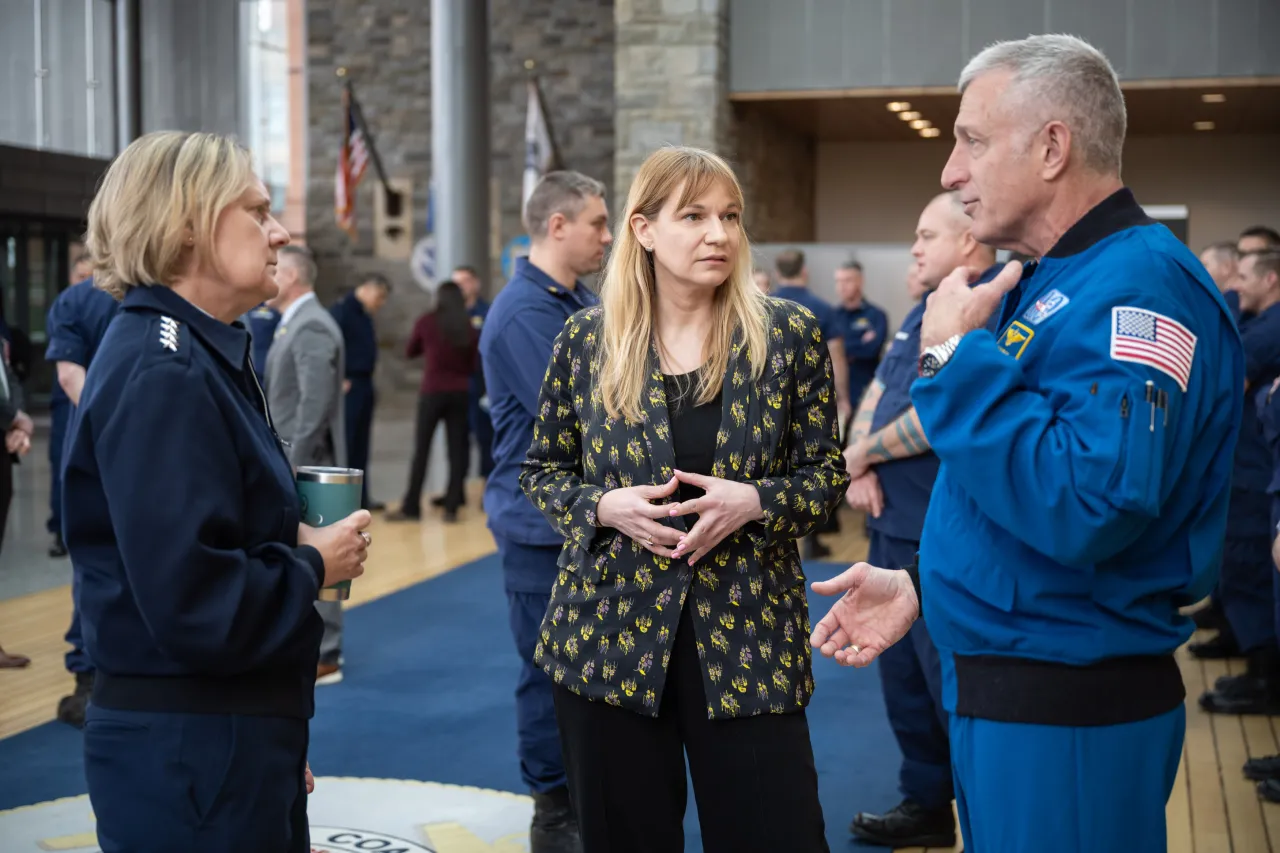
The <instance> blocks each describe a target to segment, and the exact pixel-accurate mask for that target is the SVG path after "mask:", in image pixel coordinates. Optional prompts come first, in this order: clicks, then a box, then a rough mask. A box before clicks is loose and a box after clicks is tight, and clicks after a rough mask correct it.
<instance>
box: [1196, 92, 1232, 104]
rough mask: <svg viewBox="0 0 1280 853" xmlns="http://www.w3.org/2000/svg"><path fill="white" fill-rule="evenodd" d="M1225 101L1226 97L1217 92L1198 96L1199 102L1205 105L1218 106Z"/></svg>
mask: <svg viewBox="0 0 1280 853" xmlns="http://www.w3.org/2000/svg"><path fill="white" fill-rule="evenodd" d="M1226 99H1227V96H1226V95H1223V94H1220V93H1217V92H1213V93H1210V94H1205V95H1201V96H1200V100H1202V101H1204V102H1205V103H1206V104H1220V103H1222V102H1223V101H1225V100H1226Z"/></svg>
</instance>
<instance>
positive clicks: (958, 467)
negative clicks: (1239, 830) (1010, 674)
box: [911, 190, 1244, 711]
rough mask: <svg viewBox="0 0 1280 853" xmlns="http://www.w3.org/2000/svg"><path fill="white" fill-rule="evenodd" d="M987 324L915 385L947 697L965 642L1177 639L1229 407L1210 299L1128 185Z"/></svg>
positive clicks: (1194, 585) (1195, 575)
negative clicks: (932, 456)
mask: <svg viewBox="0 0 1280 853" xmlns="http://www.w3.org/2000/svg"><path fill="white" fill-rule="evenodd" d="M1000 328H1001V332H1000V334H999V335H998V336H993V335H992V334H990V333H989V332H987V331H985V330H979V331H976V332H972V333H970V334H968V335H966V336H965V337H964V338H963V339H962V340H961V342H960V346H959V347H958V349H957V350H956V353H955V354H954V356H953V357H952V359H951V361H950V362H949V363H948V364H947V365H946V366H944V367H943V368H942V369H941V370H940V371H939V372H938V374H937V375H936V376H935V377H932V378H929V379H921V380H919V381H917V382H916V383H915V384H914V385H912V388H911V397H912V400H913V401H914V402H915V405H916V410H917V412H918V413H919V415H920V419H921V422H922V423H923V425H924V428H925V433H926V434H927V435H928V437H929V440H930V443H931V444H932V445H933V448H934V451H935V452H936V453H937V454H938V456H939V458H940V459H941V460H942V469H941V471H940V473H939V475H938V480H937V483H936V485H935V487H934V491H933V499H932V501H931V503H930V505H929V511H928V515H927V517H926V519H925V528H924V537H923V541H922V542H921V550H920V579H921V582H922V584H923V587H924V592H923V604H924V614H925V619H926V621H927V623H928V625H929V632H930V634H931V635H932V636H933V639H934V641H935V642H936V644H937V645H938V646H939V648H940V649H942V650H943V651H944V655H943V657H944V703H945V704H946V706H947V708H948V709H949V710H953V711H954V710H955V709H956V669H958V668H959V665H960V662H959V658H960V656H962V655H964V656H971V655H987V656H997V657H998V656H1004V657H1020V658H1024V659H1025V658H1030V659H1033V660H1039V661H1048V662H1061V663H1065V664H1075V665H1084V664H1092V663H1096V662H1098V661H1101V660H1103V659H1109V658H1115V657H1119V656H1128V655H1152V656H1164V655H1168V654H1169V653H1170V652H1172V650H1173V649H1175V648H1177V647H1178V646H1179V645H1181V644H1182V643H1183V642H1184V641H1185V640H1186V639H1187V638H1188V637H1189V636H1190V635H1191V632H1192V628H1193V626H1192V623H1191V620H1190V619H1189V618H1186V617H1183V616H1180V615H1179V614H1178V608H1179V607H1182V606H1184V605H1188V604H1191V603H1192V602H1195V601H1198V600H1199V599H1201V598H1203V597H1204V596H1205V595H1206V594H1207V593H1208V592H1209V591H1210V590H1211V589H1212V588H1213V586H1214V584H1215V582H1216V580H1217V573H1218V567H1219V564H1220V560H1221V553H1222V543H1223V534H1224V530H1225V527H1226V514H1227V503H1228V498H1229V492H1230V481H1231V461H1232V454H1233V451H1234V448H1235V441H1236V434H1237V432H1238V430H1239V425H1240V419H1241V409H1242V405H1243V397H1242V395H1241V393H1240V392H1241V389H1242V388H1243V387H1244V354H1243V351H1242V347H1241V345H1240V339H1239V335H1238V334H1237V332H1236V328H1235V323H1234V322H1233V321H1232V319H1231V316H1230V314H1229V312H1228V309H1227V306H1226V304H1225V302H1224V301H1223V299H1222V296H1221V295H1220V294H1219V293H1218V290H1217V288H1216V287H1215V286H1214V284H1213V282H1212V281H1211V280H1210V279H1209V277H1208V274H1207V273H1205V271H1204V267H1203V266H1201V264H1200V263H1199V261H1198V260H1197V259H1196V258H1195V256H1193V255H1192V254H1191V253H1190V252H1189V251H1188V250H1187V248H1186V247H1185V246H1184V245H1183V244H1182V243H1181V242H1180V241H1179V240H1178V239H1177V238H1176V237H1174V236H1173V234H1172V233H1170V232H1169V230H1168V229H1166V228H1165V227H1164V226H1162V225H1159V224H1156V223H1154V222H1153V221H1152V220H1150V219H1148V218H1147V217H1146V216H1145V214H1144V213H1143V212H1142V209H1141V208H1140V207H1139V206H1138V205H1137V202H1136V201H1134V199H1133V196H1132V194H1131V193H1129V191H1128V190H1121V191H1118V192H1117V193H1115V194H1114V195H1112V196H1111V197H1109V198H1108V199H1107V200H1105V201H1103V202H1102V203H1101V204H1099V205H1098V206H1097V207H1095V208H1094V209H1093V210H1092V211H1090V212H1089V213H1088V214H1086V215H1085V216H1084V217H1083V218H1082V219H1081V220H1080V221H1079V222H1078V223H1077V224H1076V225H1075V226H1073V227H1072V228H1071V229H1070V230H1069V231H1068V232H1067V233H1066V234H1064V235H1063V237H1062V239H1061V240H1059V242H1058V244H1057V245H1056V246H1055V247H1054V249H1053V250H1051V251H1050V252H1049V253H1048V255H1047V256H1046V257H1045V258H1044V259H1043V260H1042V261H1041V262H1040V263H1039V264H1038V265H1028V267H1027V271H1026V272H1024V277H1023V280H1022V282H1021V283H1020V284H1019V286H1018V287H1017V288H1015V289H1014V290H1013V292H1011V293H1010V294H1009V296H1008V297H1006V299H1005V306H1004V309H1003V311H1002V316H1001V321H1000ZM1192 345H1193V346H1194V349H1193V350H1191V351H1190V352H1188V350H1189V348H1190V347H1191V346H1192ZM1153 362H1154V363H1158V364H1159V365H1160V367H1156V366H1152V364H1153ZM1149 394H1150V397H1151V398H1152V400H1153V402H1148V401H1147V400H1148V395H1149ZM953 655H954V656H955V658H954V659H955V661H956V662H955V664H954V666H951V665H948V663H947V662H949V661H951V660H952V659H953V658H952V656H953ZM972 660H977V658H972V659H971V661H972ZM968 665H969V662H966V666H968ZM1174 674H1175V676H1176V665H1174Z"/></svg>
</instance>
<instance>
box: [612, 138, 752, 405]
mask: <svg viewBox="0 0 1280 853" xmlns="http://www.w3.org/2000/svg"><path fill="white" fill-rule="evenodd" d="M717 183H718V184H721V185H722V186H724V188H725V189H726V190H728V192H729V195H730V196H731V197H732V199H733V200H734V201H735V202H736V203H737V204H738V205H739V207H740V208H741V207H742V205H743V199H742V187H741V185H740V184H739V183H738V179H737V177H735V176H734V174H733V170H732V169H731V168H729V164H728V163H726V162H725V161H724V160H722V159H721V158H719V157H717V156H716V155H715V154H712V153H711V152H709V151H703V150H701V149H698V148H686V147H668V148H660V149H659V150H657V151H655V152H654V153H652V154H650V155H649V157H648V159H646V160H645V161H644V164H643V165H642V166H641V167H640V171H639V172H637V173H636V177H635V180H634V181H632V182H631V192H630V193H629V194H628V195H627V205H626V208H625V213H626V215H625V216H624V217H623V222H624V227H622V228H619V229H618V231H619V233H618V239H617V241H616V242H615V243H614V244H613V251H612V253H611V254H610V256H609V264H608V267H607V268H606V269H605V274H604V283H603V284H602V285H601V288H600V303H601V306H602V309H603V314H604V317H603V322H602V328H601V342H600V366H599V377H600V378H599V387H600V398H601V402H602V403H603V404H604V409H605V412H606V413H607V414H608V415H609V417H613V418H616V417H619V416H621V417H624V418H626V419H627V420H629V421H637V422H638V421H640V420H643V417H644V415H643V413H642V407H641V396H642V394H643V392H644V387H645V382H646V380H647V379H648V374H649V354H650V351H651V348H652V346H653V316H654V300H655V299H656V297H657V289H656V281H655V277H654V269H653V261H652V259H651V257H650V256H649V253H648V252H646V251H645V250H644V249H643V248H642V247H641V246H640V241H639V240H637V239H636V236H635V232H634V231H633V230H632V229H631V224H630V223H631V218H632V217H633V216H635V215H636V214H640V215H641V216H644V217H645V218H646V219H649V220H653V219H656V218H657V216H658V213H659V212H660V211H661V210H662V208H663V206H664V205H665V204H666V202H667V201H668V200H669V199H670V198H671V196H672V194H673V193H674V192H675V191H676V190H677V189H680V190H681V193H680V198H679V199H678V203H677V207H684V206H685V205H687V204H691V203H692V202H694V201H695V200H697V198H698V197H699V196H701V195H702V194H703V193H705V192H706V191H707V190H708V189H709V188H711V187H712V186H714V185H716V184H717ZM732 263H733V268H732V270H731V271H730V273H729V277H728V278H727V279H726V280H725V282H724V284H723V285H721V286H720V287H718V288H716V293H715V303H714V307H713V311H714V312H715V319H714V320H713V322H712V327H711V334H710V336H709V337H708V339H707V344H706V346H707V355H708V358H707V359H706V361H704V362H703V364H702V366H701V367H700V368H699V370H698V382H697V385H696V390H695V395H694V398H695V400H696V402H697V404H699V405H702V404H705V403H709V402H711V401H712V400H714V399H715V396H716V394H717V393H718V392H719V390H720V385H721V382H722V381H723V379H724V375H725V371H726V370H727V368H728V363H729V354H730V351H731V350H732V349H733V348H734V347H735V340H736V341H739V342H740V343H741V345H743V346H745V347H746V348H747V354H748V356H749V358H750V359H751V373H752V379H753V380H759V379H760V377H761V376H762V375H763V373H764V368H765V363H766V360H767V354H766V347H767V340H768V328H767V327H768V321H767V314H766V308H765V305H766V299H767V297H765V296H764V295H763V294H761V293H760V291H759V289H758V288H757V287H756V285H755V282H754V281H752V279H751V271H752V262H751V246H750V245H749V243H748V240H747V235H746V233H745V232H744V233H743V234H742V237H741V239H740V241H739V242H738V251H737V255H736V256H735V257H734V258H733V259H732Z"/></svg>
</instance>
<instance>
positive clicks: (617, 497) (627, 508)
mask: <svg viewBox="0 0 1280 853" xmlns="http://www.w3.org/2000/svg"><path fill="white" fill-rule="evenodd" d="M681 483H684V484H686V485H689V486H693V487H694V488H698V489H702V490H703V492H705V494H703V495H701V496H699V497H696V498H692V499H690V500H687V501H681V502H679V503H676V504H668V503H661V501H664V500H665V499H666V498H669V497H671V496H672V495H673V494H675V492H676V489H677V488H678V487H679V485H680V484H681ZM693 514H696V515H697V516H698V521H697V523H695V524H694V525H693V528H692V529H691V530H689V531H688V532H687V533H685V532H682V531H679V530H676V529H674V528H671V527H667V526H666V525H663V524H660V523H658V519H660V518H676V517H678V516H683V515H693ZM763 517H764V509H763V508H762V507H761V506H760V493H759V492H758V491H757V490H756V487H755V486H753V485H751V484H750V483H739V482H735V481H733V480H725V479H722V478H720V477H708V476H705V475H702V474H691V473H689V472H687V471H676V472H675V475H674V476H673V477H672V478H671V479H670V480H668V481H667V482H665V483H663V484H662V485H658V486H630V487H627V488H622V489H611V490H609V491H608V492H605V494H604V496H603V497H602V498H600V503H599V504H598V505H597V507H596V520H597V522H598V523H599V525H600V526H601V527H612V528H613V529H615V530H618V531H620V532H622V533H625V534H626V535H627V536H630V537H631V538H632V539H633V540H634V541H636V542H639V543H640V544H641V545H643V546H644V547H645V548H646V549H647V550H649V551H651V552H653V553H654V554H657V555H659V556H662V557H670V558H672V559H679V558H681V557H685V556H688V560H689V565H691V566H692V565H693V564H694V563H696V562H697V561H698V560H700V559H702V557H703V556H705V555H706V554H707V553H708V552H710V551H711V549H713V548H715V547H716V546H717V545H719V544H720V542H721V541H722V540H723V539H724V538H725V537H726V536H728V535H729V534H731V533H733V532H734V531H735V530H738V529H739V528H741V527H742V526H743V525H744V524H746V523H747V522H749V521H759V520H760V519H761V518H763Z"/></svg>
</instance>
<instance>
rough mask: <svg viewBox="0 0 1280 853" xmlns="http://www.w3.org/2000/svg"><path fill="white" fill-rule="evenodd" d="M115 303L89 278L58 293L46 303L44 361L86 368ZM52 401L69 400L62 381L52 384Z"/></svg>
mask: <svg viewBox="0 0 1280 853" xmlns="http://www.w3.org/2000/svg"><path fill="white" fill-rule="evenodd" d="M117 307H118V304H117V303H116V300H115V298H114V297H112V296H111V294H110V293H107V292H106V291H105V290H99V289H98V288H96V287H94V286H93V279H91V278H87V279H85V280H84V281H81V282H77V283H76V284H73V285H71V286H70V287H68V288H67V289H66V290H64V291H62V292H61V293H59V294H58V298H57V299H55V300H53V304H52V305H50V306H49V316H48V319H47V321H46V323H45V330H46V332H47V333H48V336H49V342H48V345H47V346H46V347H45V351H44V357H45V360H46V361H69V362H71V363H73V364H78V365H80V366H81V367H83V368H85V369H86V370H87V369H88V367H89V363H90V362H92V361H93V357H94V355H95V354H96V353H97V351H98V346H99V345H100V344H101V343H102V338H103V336H104V335H106V333H107V327H108V326H109V325H111V320H112V318H113V317H115V316H116V308H117ZM53 401H54V402H55V403H57V402H70V401H69V400H68V399H67V392H65V391H63V390H62V383H60V382H57V381H55V382H54V383H53Z"/></svg>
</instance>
